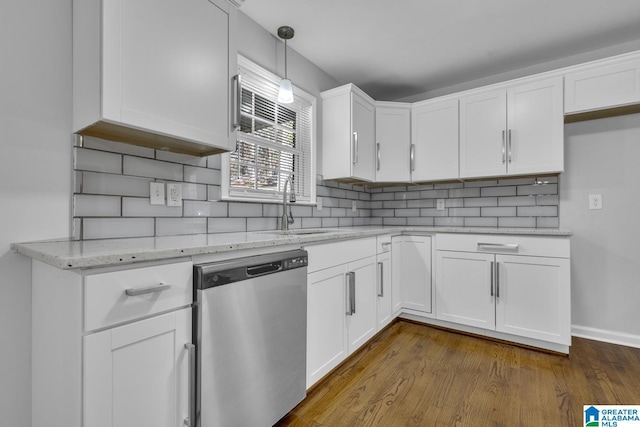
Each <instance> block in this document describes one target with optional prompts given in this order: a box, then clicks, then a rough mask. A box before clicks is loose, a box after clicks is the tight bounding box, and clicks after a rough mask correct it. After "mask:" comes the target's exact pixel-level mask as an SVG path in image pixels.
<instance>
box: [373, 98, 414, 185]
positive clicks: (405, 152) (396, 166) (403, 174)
mask: <svg viewBox="0 0 640 427" xmlns="http://www.w3.org/2000/svg"><path fill="white" fill-rule="evenodd" d="M410 129H411V104H406V103H401V102H376V182H409V181H410V180H411V164H410V160H411V153H410V150H411V132H410Z"/></svg>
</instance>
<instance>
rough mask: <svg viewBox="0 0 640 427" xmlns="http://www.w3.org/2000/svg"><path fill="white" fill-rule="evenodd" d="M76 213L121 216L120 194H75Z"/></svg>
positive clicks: (80, 215)
mask: <svg viewBox="0 0 640 427" xmlns="http://www.w3.org/2000/svg"><path fill="white" fill-rule="evenodd" d="M73 199H74V200H73V202H74V205H73V208H74V215H75V216H78V217H87V216H120V215H121V211H120V197H119V196H93V195H85V194H76V195H75V196H73Z"/></svg>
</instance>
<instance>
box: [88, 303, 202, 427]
mask: <svg viewBox="0 0 640 427" xmlns="http://www.w3.org/2000/svg"><path fill="white" fill-rule="evenodd" d="M190 342H191V309H182V310H179V311H176V312H173V313H168V314H164V315H160V316H156V317H153V318H150V319H147V320H141V321H138V322H134V323H131V324H128V325H125V326H121V327H117V328H113V329H109V330H106V331H103V332H99V333H96V334H93V335H87V336H85V337H84V411H83V412H84V424H83V425H85V426H91V427H112V426H118V427H175V426H179V425H183V422H184V420H185V419H186V418H187V417H188V381H189V379H188V363H189V357H188V350H187V349H185V344H187V343H190Z"/></svg>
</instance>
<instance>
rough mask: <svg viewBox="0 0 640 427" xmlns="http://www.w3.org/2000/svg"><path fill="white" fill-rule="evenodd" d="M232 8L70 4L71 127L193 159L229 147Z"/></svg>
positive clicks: (141, 0)
mask: <svg viewBox="0 0 640 427" xmlns="http://www.w3.org/2000/svg"><path fill="white" fill-rule="evenodd" d="M236 31H237V9H236V7H235V6H233V5H231V4H230V3H228V2H227V1H226V0H188V1H178V0H85V1H74V2H73V131H74V132H75V133H78V134H81V135H90V136H96V137H100V138H105V139H112V140H117V141H122V142H127V143H130V144H136V145H142V146H147V147H152V148H157V149H164V150H169V151H174V152H180V153H185V154H191V155H199V156H203V155H209V154H216V153H219V152H225V151H229V150H232V149H233V147H234V146H235V128H234V127H233V124H232V118H231V111H232V109H231V104H232V98H235V97H234V96H232V86H233V85H232V76H233V75H234V74H236V73H237V55H236V40H235V38H236V35H235V34H236Z"/></svg>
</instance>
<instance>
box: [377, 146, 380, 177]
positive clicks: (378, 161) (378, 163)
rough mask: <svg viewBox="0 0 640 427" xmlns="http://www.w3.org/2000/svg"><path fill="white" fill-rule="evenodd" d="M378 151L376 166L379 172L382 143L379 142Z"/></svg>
mask: <svg viewBox="0 0 640 427" xmlns="http://www.w3.org/2000/svg"><path fill="white" fill-rule="evenodd" d="M376 150H377V152H376V164H377V166H376V170H378V171H379V170H380V143H379V142H378V143H377V144H376Z"/></svg>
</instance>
